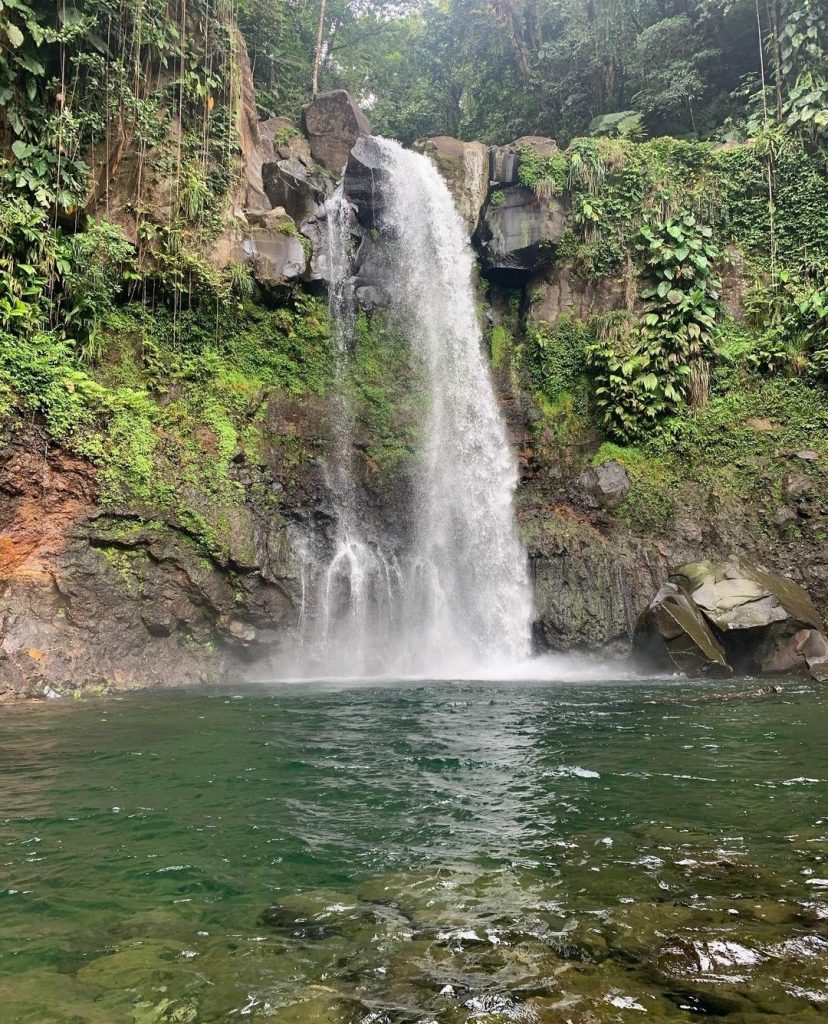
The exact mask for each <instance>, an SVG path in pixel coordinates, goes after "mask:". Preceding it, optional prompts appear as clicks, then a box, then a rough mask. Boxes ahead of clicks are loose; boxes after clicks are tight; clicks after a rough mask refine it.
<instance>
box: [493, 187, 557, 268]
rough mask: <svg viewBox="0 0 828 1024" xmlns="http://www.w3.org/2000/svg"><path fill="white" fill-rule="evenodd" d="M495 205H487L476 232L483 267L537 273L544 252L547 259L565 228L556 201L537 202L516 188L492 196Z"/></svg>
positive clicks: (528, 192)
mask: <svg viewBox="0 0 828 1024" xmlns="http://www.w3.org/2000/svg"><path fill="white" fill-rule="evenodd" d="M495 194H496V195H498V196H500V197H501V198H500V200H499V201H498V202H492V201H491V198H490V200H489V204H488V205H487V207H486V210H485V212H484V215H483V223H482V224H481V227H480V230H479V232H478V243H479V249H480V254H481V257H482V259H483V266H484V268H485V269H486V270H489V271H504V270H505V271H522V272H528V271H531V270H535V269H537V267H538V266H540V265H542V263H543V253H544V249H546V248H548V249H549V253H548V258H549V259H551V256H552V254H553V250H554V247H555V246H556V245H557V244H558V243H559V242H560V240H561V237H562V236H563V233H564V230H565V228H566V217H565V213H564V209H563V206H562V205H561V204H560V203H559V202H558V201H557V200H556V199H549V200H545V201H541V200H539V199H537V198H536V197H535V195H534V193H533V192H531V191H530V190H529V189H527V188H523V187H522V186H520V185H510V186H508V187H506V188H504V189H502V190H500V191H499V192H497V193H495Z"/></svg>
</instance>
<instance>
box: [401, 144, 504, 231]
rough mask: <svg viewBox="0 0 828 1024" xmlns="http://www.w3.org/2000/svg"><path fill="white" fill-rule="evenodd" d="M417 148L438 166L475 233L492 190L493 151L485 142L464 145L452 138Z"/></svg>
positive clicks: (471, 229)
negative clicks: (490, 156) (490, 171)
mask: <svg viewBox="0 0 828 1024" xmlns="http://www.w3.org/2000/svg"><path fill="white" fill-rule="evenodd" d="M415 148H419V150H420V152H422V153H424V154H425V155H426V156H428V157H430V158H431V160H432V161H433V162H434V164H435V165H436V167H437V170H438V171H439V172H440V174H441V175H442V176H443V178H444V179H445V182H446V184H447V185H448V188H449V191H450V192H451V194H452V198H453V199H454V202H455V205H456V206H457V209H458V212H459V213H460V216H461V217H462V218H463V220H464V221H465V222H466V227H467V228H468V230H469V234H472V233H473V232H474V230H475V228H476V227H477V223H478V221H479V220H480V211H481V210H482V209H483V204H484V203H485V202H486V194H487V192H488V189H489V151H488V150H487V149H486V147H485V146H484V145H483V143H482V142H461V141H460V140H459V139H454V138H452V137H451V136H450V135H437V136H435V137H434V138H431V139H426V141H425V142H424V143H422V144H421V145H420V146H419V147H415Z"/></svg>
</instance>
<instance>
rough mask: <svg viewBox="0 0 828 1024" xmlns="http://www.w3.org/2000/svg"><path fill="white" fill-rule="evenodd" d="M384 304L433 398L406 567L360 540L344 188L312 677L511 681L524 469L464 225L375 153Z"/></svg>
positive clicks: (527, 600)
mask: <svg viewBox="0 0 828 1024" xmlns="http://www.w3.org/2000/svg"><path fill="white" fill-rule="evenodd" d="M367 144H369V145H370V146H371V147H372V151H373V157H374V159H375V160H376V161H377V164H378V173H377V174H376V176H375V177H374V176H372V181H371V188H372V189H374V190H376V197H375V202H374V208H375V211H376V229H377V232H378V236H379V239H378V241H379V246H380V248H381V252H382V264H383V273H382V277H383V281H382V293H383V296H384V299H383V302H384V305H386V307H387V309H388V311H389V313H390V315H391V316H392V317H393V319H394V321H395V322H396V323H397V325H398V326H399V327H400V329H401V330H402V331H403V333H404V335H405V337H406V338H407V341H408V343H409V345H410V347H411V352H412V356H413V357H414V358H415V359H416V361H417V363H418V366H419V367H420V368H421V372H422V377H423V380H424V387H425V393H426V401H425V407H424V410H423V414H422V416H423V422H422V424H421V427H422V451H421V454H420V456H419V459H418V461H417V465H416V469H415V471H414V478H413V481H412V492H413V495H414V499H413V503H412V506H411V507H409V508H404V509H400V510H399V514H400V516H401V517H403V518H404V519H405V524H404V525H405V530H404V534H405V536H406V537H407V542H406V549H405V550H404V551H403V552H396V551H390V550H386V549H385V547H384V545H383V543H382V542H381V541H378V540H377V539H376V538H375V537H371V538H369V537H366V536H365V535H364V534H363V529H362V524H361V523H360V521H359V516H358V513H357V501H356V483H355V475H354V464H353V460H354V456H353V451H354V449H353V437H352V416H351V413H350V410H349V408H348V402H347V398H346V397H345V396H346V389H345V387H344V386H343V384H344V377H345V373H346V370H347V360H348V353H349V349H350V339H351V336H352V332H353V325H354V311H355V306H354V302H353V296H352V288H351V284H350V280H349V275H350V274H351V265H350V264H351V255H350V254H351V232H350V230H349V226H348V225H349V218H350V216H351V211H350V207H349V204H348V201H347V198H346V197H345V196H344V194H343V192H342V190H341V188H340V190H339V191H338V192H337V194H336V196H335V197H334V198H333V199H332V200H331V202H330V203H329V206H328V218H327V222H328V233H327V250H328V251H327V253H326V261H327V264H328V269H329V278H330V303H331V306H330V310H331V316H332V320H333V322H334V325H335V327H334V329H335V332H336V339H337V352H338V359H339V384H340V386H339V388H338V389H337V395H336V396H335V398H334V407H333V418H334V443H333V446H332V451H331V455H330V457H329V465H328V482H329V485H330V488H331V493H332V495H333V497H334V502H335V505H336V510H337V527H336V538H335V543H334V550H333V555H332V557H331V559H330V561H329V563H328V565H327V567H326V568H325V570H324V572H323V573H322V574H321V578H320V584H319V586H320V592H319V595H318V606H319V614H318V624H317V630H318V637H317V643H316V644H315V645H314V651H313V660H314V665H312V666H309V668H311V669H314V668H321V669H322V670H323V671H336V672H337V674H346V675H351V674H354V675H356V674H365V673H375V672H395V673H405V674H415V675H424V676H429V677H435V676H436V677H439V676H445V675H455V676H469V675H471V676H473V675H477V674H480V673H483V672H488V671H491V669H492V668H493V667H494V666H498V667H499V668H500V669H501V670H504V669H505V668H506V666H508V665H509V664H512V663H515V662H518V661H520V660H522V659H524V658H526V657H527V656H528V654H529V645H530V625H531V615H532V600H531V590H530V585H529V579H528V572H527V565H526V554H525V551H524V550H523V546H522V544H521V541H520V538H519V536H518V532H517V529H516V525H515V521H514V510H513V497H514V491H515V487H516V484H517V468H516V463H515V459H514V456H513V454H512V452H511V450H510V448H509V444H508V440H507V437H506V431H505V428H504V425H503V422H502V420H501V417H500V413H499V410H498V406H497V400H496V396H495V393H494V388H493V385H492V381H491V378H490V374H489V369H488V365H487V362H486V360H485V357H484V355H483V352H482V348H481V345H482V335H481V329H480V325H479V323H478V317H477V311H476V308H475V293H474V288H473V284H472V269H473V257H472V252H471V249H470V247H469V244H468V241H467V238H466V233H465V230H464V226H463V223H462V221H461V218H460V216H459V214H458V213H457V211H456V209H455V207H454V203H453V201H452V198H451V195H450V194H449V191H448V189H447V187H446V185H445V183H444V181H443V179H442V178H441V177H440V175H439V173H438V172H437V170H436V169H435V167H434V166H433V165H432V164H431V163H430V161H429V160H427V159H426V158H425V157H423V156H421V155H419V154H416V153H412V152H409V151H407V150H404V149H403V148H402V147H401V146H400V145H399V144H398V143H396V142H390V141H387V140H385V139H376V138H374V139H371V140H368V143H367Z"/></svg>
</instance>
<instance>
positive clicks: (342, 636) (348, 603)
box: [313, 185, 398, 675]
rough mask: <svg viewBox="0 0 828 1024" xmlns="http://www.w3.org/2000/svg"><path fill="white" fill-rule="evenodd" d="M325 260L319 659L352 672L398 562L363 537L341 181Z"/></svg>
mask: <svg viewBox="0 0 828 1024" xmlns="http://www.w3.org/2000/svg"><path fill="white" fill-rule="evenodd" d="M325 212H326V217H325V223H326V233H325V252H324V257H325V263H326V271H327V279H328V309H329V314H330V321H331V325H332V330H333V335H334V342H335V352H336V373H335V387H334V391H333V398H332V415H331V424H332V432H333V446H332V451H331V456H330V458H329V459H328V461H327V465H326V471H327V482H328V486H329V488H330V490H331V494H332V497H333V500H334V505H335V507H336V513H337V523H336V536H335V538H334V550H333V555H332V556H331V558H330V560H329V561H328V564H327V567H326V568H325V571H324V573H323V574H322V577H321V579H320V582H319V595H318V600H317V606H318V609H319V615H318V621H317V623H316V636H315V637H314V644H313V647H314V651H315V661H316V663H317V665H318V666H320V667H322V668H323V670H325V671H331V670H332V669H333V668H335V667H336V666H337V665H339V666H340V667H341V666H342V665H343V662H344V663H346V664H347V670H348V674H349V675H350V674H359V675H361V674H364V673H366V672H369V671H371V669H372V663H371V655H370V653H369V652H370V651H371V649H372V648H373V646H374V645H375V644H376V640H377V634H378V630H379V629H380V628H381V626H382V624H383V622H384V621H387V618H388V616H389V614H390V611H391V609H392V607H393V605H394V603H395V600H396V595H395V584H397V583H398V579H397V576H398V574H397V573H396V571H395V568H396V567H395V566H394V565H393V563H392V562H390V561H389V559H388V558H387V557H386V556H385V555H384V553H383V552H382V550H381V549H380V548H379V547H378V546H377V545H376V544H369V543H367V542H366V540H365V539H364V537H363V536H362V531H361V524H360V521H359V516H358V512H357V490H356V481H355V478H354V447H353V414H352V410H351V405H350V402H349V399H348V388H347V376H348V358H349V354H350V349H351V347H352V344H353V334H354V321H355V313H356V305H355V302H354V298H353V294H352V285H351V281H350V275H351V233H350V229H349V222H350V218H351V209H350V206H349V204H348V201H347V200H346V199H345V196H344V194H343V191H342V186H341V185H340V186H339V187H338V188H337V189H336V191H335V193H334V195H333V196H332V197H331V198H330V199H329V200H328V202H327V204H326V210H325Z"/></svg>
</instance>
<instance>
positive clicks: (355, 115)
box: [302, 89, 371, 174]
mask: <svg viewBox="0 0 828 1024" xmlns="http://www.w3.org/2000/svg"><path fill="white" fill-rule="evenodd" d="M302 124H303V125H304V128H305V134H306V135H307V137H308V142H309V143H310V151H311V155H312V156H313V159H314V160H316V161H317V162H318V163H320V164H322V166H323V167H325V168H327V169H328V170H329V171H332V172H333V173H334V174H339V173H341V171H342V169H343V168H344V166H345V164H346V162H347V160H348V154H349V153H350V151H351V149H352V147H353V145H354V143H355V142H356V140H357V139H358V138H359V137H360V136H361V135H370V134H371V122H370V121H369V120H368V118H367V117H366V116H365V114H363V112H362V111H361V110H360V109H359V107H358V106H357V105H356V103H354V101H353V100H352V99H351V97H350V95H349V94H348V93H347V92H346V91H345V90H344V89H334V91H333V92H324V93H320V95H319V96H316V97H315V98H314V99H313V100H312V101H311V102H310V103H307V104H306V105H305V106H304V107H302Z"/></svg>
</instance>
